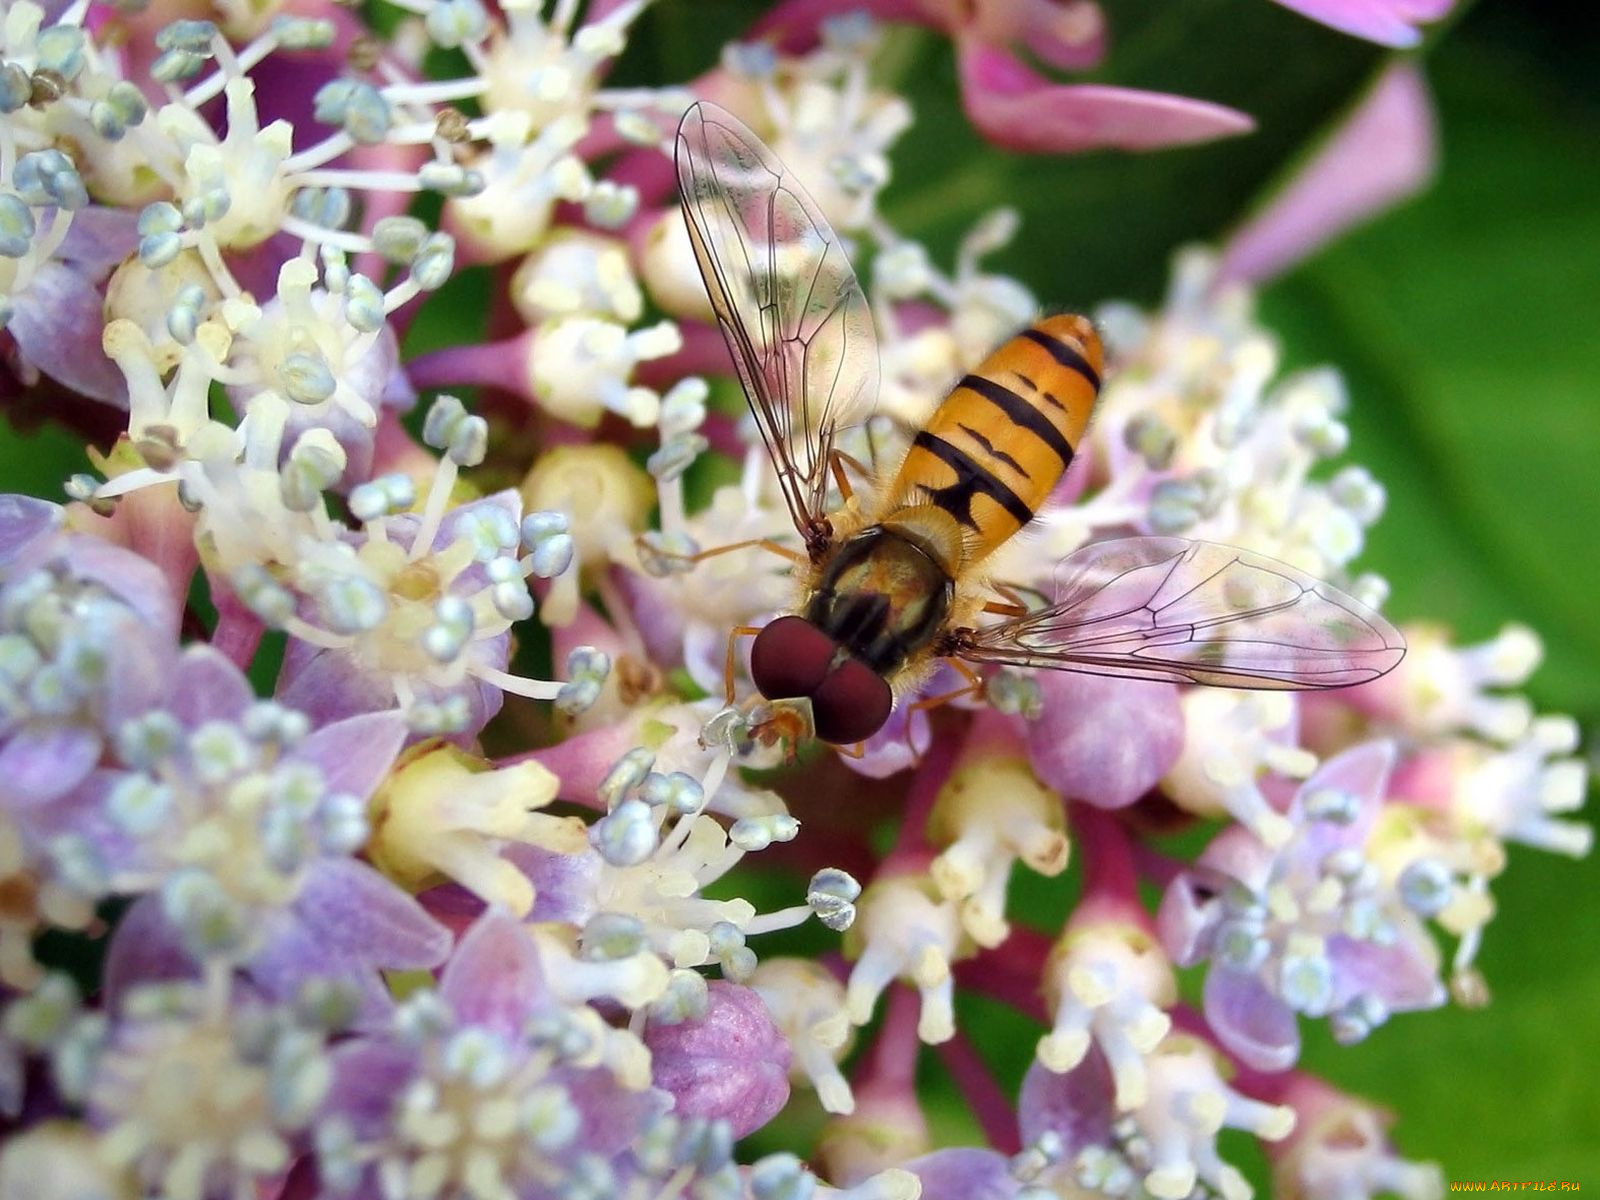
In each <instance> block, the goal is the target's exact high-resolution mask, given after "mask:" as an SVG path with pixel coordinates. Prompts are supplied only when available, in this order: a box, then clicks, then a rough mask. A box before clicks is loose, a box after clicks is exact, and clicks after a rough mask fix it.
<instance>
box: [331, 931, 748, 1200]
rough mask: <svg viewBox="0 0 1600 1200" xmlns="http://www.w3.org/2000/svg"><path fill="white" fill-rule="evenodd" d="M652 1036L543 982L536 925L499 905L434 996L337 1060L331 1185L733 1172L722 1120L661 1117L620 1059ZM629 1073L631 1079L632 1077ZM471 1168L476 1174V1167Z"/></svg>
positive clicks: (544, 1193)
mask: <svg viewBox="0 0 1600 1200" xmlns="http://www.w3.org/2000/svg"><path fill="white" fill-rule="evenodd" d="M628 1045H632V1046H633V1047H634V1048H635V1049H636V1050H638V1051H640V1052H642V1047H639V1046H638V1043H637V1042H636V1041H634V1040H633V1039H631V1037H630V1035H628V1034H626V1033H624V1032H623V1031H620V1030H614V1029H610V1028H609V1027H608V1026H607V1025H606V1024H605V1022H604V1021H603V1020H602V1019H601V1018H600V1017H599V1015H598V1014H597V1013H595V1012H594V1011H593V1010H592V1009H589V1008H587V1007H584V1006H576V1007H569V1006H566V1005H563V1004H562V1003H561V1002H560V1001H559V1000H558V999H557V998H556V997H555V996H554V995H553V994H552V993H551V992H550V990H549V989H548V987H547V986H546V982H545V974H544V968H543V966H542V964H541V961H540V954H539V950H538V948H537V946H536V944H535V942H534V940H533V939H532V938H531V937H530V936H529V933H528V931H527V930H525V929H524V928H523V927H522V926H520V925H519V924H517V922H515V921H514V920H512V919H511V918H509V917H507V916H505V915H504V914H502V913H496V912H492V911H491V912H489V913H486V914H485V915H484V916H483V917H481V918H480V919H479V920H478V921H477V922H476V923H474V924H473V926H472V927H471V928H470V929H469V930H468V931H467V932H466V934H465V935H464V936H463V937H462V939H461V942H460V944H459V945H458V946H457V947H456V950H455V953H454V954H453V955H452V956H451V959H450V963H449V965H448V966H447V967H446V968H445V971H444V974H443V976H442V977H441V979H440V981H439V987H438V990H437V991H431V990H430V991H424V992H419V993H417V994H416V995H414V996H413V997H411V998H410V999H409V1000H408V1001H406V1002H405V1004H404V1005H402V1007H401V1008H400V1010H399V1011H398V1012H397V1013H396V1014H395V1019H394V1022H393V1025H392V1028H391V1029H389V1030H388V1031H386V1032H383V1033H374V1034H371V1035H368V1036H365V1037H360V1038H357V1039H355V1040H353V1041H351V1042H349V1043H346V1044H345V1045H343V1046H341V1047H339V1048H338V1049H337V1050H336V1051H335V1052H334V1055H333V1059H334V1078H333V1083H332V1087H331V1089H330V1092H329V1096H328V1101H327V1104H326V1105H325V1107H324V1110H323V1116H322V1120H321V1122H320V1127H319V1135H318V1146H317V1151H318V1159H319V1166H320V1169H321V1174H322V1179H323V1183H324V1186H325V1187H326V1188H327V1190H328V1194H329V1195H335V1196H354V1197H362V1198H366V1197H377V1196H379V1195H381V1194H387V1193H386V1192H382V1191H380V1187H379V1180H380V1179H395V1178H403V1177H405V1176H407V1175H412V1174H413V1173H415V1172H427V1173H436V1174H437V1175H438V1176H439V1186H440V1188H441V1190H442V1191H443V1192H454V1191H456V1190H459V1189H463V1188H464V1187H465V1186H466V1184H467V1182H468V1180H470V1181H471V1185H472V1188H473V1190H475V1191H478V1192H483V1191H486V1190H489V1189H491V1188H492V1189H503V1190H504V1191H505V1192H506V1193H507V1194H514V1195H516V1196H519V1197H530V1198H544V1197H551V1198H553V1197H556V1196H565V1195H570V1194H577V1193H581V1194H585V1195H588V1194H626V1192H627V1188H628V1186H629V1185H630V1184H632V1183H633V1182H635V1181H638V1182H640V1183H641V1184H643V1183H648V1182H651V1181H654V1184H655V1186H657V1187H659V1186H660V1185H661V1183H662V1182H663V1181H664V1180H665V1179H667V1178H671V1177H673V1176H674V1175H678V1174H680V1173H681V1178H682V1181H683V1183H685V1184H687V1183H688V1182H689V1181H691V1180H692V1179H694V1178H695V1177H696V1176H700V1177H702V1178H707V1177H712V1176H716V1177H719V1178H721V1179H722V1181H723V1182H724V1183H726V1182H728V1180H729V1177H730V1176H731V1172H732V1170H733V1168H732V1166H731V1163H730V1162H729V1158H728V1155H729V1152H730V1151H731V1145H732V1143H731V1138H730V1137H729V1135H728V1133H727V1127H726V1126H725V1125H722V1124H720V1123H716V1122H706V1121H699V1122H695V1121H683V1120H678V1119H676V1118H673V1117H670V1116H667V1115H665V1114H664V1112H663V1109H664V1107H665V1105H666V1102H667V1101H666V1098H665V1096H664V1095H663V1094H662V1093H660V1092H655V1091H651V1090H649V1089H648V1088H639V1087H637V1086H629V1084H637V1083H638V1082H640V1081H638V1080H636V1079H633V1078H631V1076H632V1072H631V1070H628V1069H626V1068H622V1067H621V1066H620V1064H619V1063H618V1061H617V1060H616V1058H615V1056H616V1055H617V1054H618V1053H621V1051H620V1050H619V1047H624V1046H628ZM625 1076H626V1077H627V1078H625ZM469 1173H470V1174H469Z"/></svg>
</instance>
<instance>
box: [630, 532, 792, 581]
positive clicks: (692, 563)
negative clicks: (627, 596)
mask: <svg viewBox="0 0 1600 1200" xmlns="http://www.w3.org/2000/svg"><path fill="white" fill-rule="evenodd" d="M633 542H634V548H635V550H636V551H637V552H638V555H639V561H640V563H641V564H650V563H662V564H674V565H675V567H676V569H677V570H682V571H687V570H691V569H692V568H694V567H696V566H698V565H699V564H700V563H702V562H704V561H705V560H706V559H708V558H716V557H717V556H718V555H720V554H732V553H733V552H734V551H735V550H752V549H760V550H766V551H768V552H769V553H772V554H776V555H778V556H779V557H780V558H786V559H788V560H789V561H790V562H792V563H795V564H796V565H798V566H802V567H803V566H806V565H808V564H809V563H810V562H811V560H810V559H809V558H808V557H806V555H804V554H802V553H801V552H800V551H798V550H796V549H794V547H792V546H785V545H784V544H783V543H782V542H779V541H775V540H773V539H772V538H747V539H745V540H744V541H742V542H729V543H727V544H726V545H724V546H713V547H711V549H709V550H696V551H695V552H694V553H693V554H678V553H676V552H674V551H671V550H664V549H662V548H661V547H660V546H659V545H656V544H654V543H652V542H649V541H647V540H646V539H645V537H644V536H643V535H642V534H641V535H640V536H639V537H636V538H634V540H633ZM691 544H692V543H691ZM645 569H646V573H647V574H652V575H654V574H657V572H655V571H651V570H650V569H649V566H648V565H646V567H645ZM673 569H674V568H673V567H670V566H669V567H666V569H664V570H662V571H661V572H659V573H660V574H668V573H670V572H671V571H672V570H673Z"/></svg>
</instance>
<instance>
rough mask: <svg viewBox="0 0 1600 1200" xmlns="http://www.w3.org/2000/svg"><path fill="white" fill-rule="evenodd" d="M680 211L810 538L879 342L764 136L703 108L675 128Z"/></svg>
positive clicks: (837, 249)
mask: <svg viewBox="0 0 1600 1200" xmlns="http://www.w3.org/2000/svg"><path fill="white" fill-rule="evenodd" d="M677 166H678V187H679V190H680V194H681V197H682V203H683V215H684V221H685V224H686V225H687V226H688V229H689V240H690V242H691V244H692V245H693V246H694V254H695V258H696V260H697V261H698V262H699V264H700V274H701V276H702V277H703V278H704V279H705V284H706V291H707V292H709V293H710V295H711V305H712V308H713V309H714V310H715V311H716V315H717V323H718V324H719V325H720V326H721V328H722V336H723V337H724V338H725V339H726V340H727V343H728V349H729V350H730V351H732V353H733V363H734V367H735V368H736V369H737V370H738V373H739V381H740V383H742V384H743V385H744V394H745V396H746V397H747V398H748V399H749V401H750V409H751V411H752V412H753V413H754V414H755V418H756V424H757V425H758V426H759V427H760V429H761V436H762V438H763V440H765V442H766V445H767V451H768V453H769V454H771V456H772V461H773V465H774V466H775V467H776V468H777V472H778V482H779V483H780V484H781V486H782V488H783V494H784V499H785V500H786V501H787V503H788V505H789V514H790V516H791V517H793V519H794V523H795V527H796V528H797V529H799V530H800V531H801V533H802V534H807V533H809V532H812V531H814V530H815V528H816V525H817V522H818V521H820V519H821V517H822V515H823V510H824V504H825V497H826V495H827V490H828V458H829V453H830V452H831V450H832V449H833V442H834V437H835V434H836V432H837V430H838V428H839V426H840V425H842V424H849V423H851V422H853V421H856V420H861V419H864V418H865V416H866V415H867V412H868V411H869V410H870V408H871V406H872V403H873V401H874V400H875V399H876V396H877V391H878V345H877V338H876V336H875V335H874V333H873V329H872V314H871V312H870V311H869V309H868V308H867V301H866V297H865V296H864V295H862V292H861V285H860V284H859V283H857V282H856V276H855V272H854V271H853V270H852V269H851V267H850V260H849V259H848V258H847V257H846V256H845V252H844V247H843V245H842V244H841V243H840V240H839V237H838V235H837V234H835V233H834V232H833V230H832V229H830V228H829V227H828V222H827V221H826V220H825V219H824V218H823V216H822V213H821V212H820V211H819V210H818V209H817V206H816V204H815V203H814V202H813V201H812V199H811V197H810V196H808V195H806V193H805V190H804V189H803V188H802V187H801V186H800V185H799V183H798V182H796V180H795V178H794V177H793V176H792V175H790V174H789V173H788V172H787V171H786V170H785V169H784V166H783V164H782V163H780V162H779V161H778V159H777V158H776V156H774V155H773V153H772V151H771V150H769V149H768V148H767V147H766V146H765V145H763V144H762V142H761V139H760V138H758V137H756V135H755V134H753V133H751V132H750V130H749V129H747V128H745V126H744V125H743V124H742V123H741V122H740V121H739V120H737V119H736V118H735V117H733V116H731V115H729V114H728V113H726V112H724V111H723V110H722V109H720V108H717V107H716V106H715V105H712V104H706V103H704V102H701V103H697V104H695V105H693V106H691V107H690V109H689V111H688V112H686V113H685V114H684V116H683V121H682V123H681V124H680V125H679V126H678V148H677Z"/></svg>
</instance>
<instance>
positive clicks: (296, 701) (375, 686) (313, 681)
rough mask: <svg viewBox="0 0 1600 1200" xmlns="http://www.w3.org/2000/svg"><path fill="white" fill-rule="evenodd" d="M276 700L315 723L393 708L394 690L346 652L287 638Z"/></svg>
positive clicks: (329, 721) (326, 722)
mask: <svg viewBox="0 0 1600 1200" xmlns="http://www.w3.org/2000/svg"><path fill="white" fill-rule="evenodd" d="M277 699H278V701H279V702H280V703H282V704H287V705H288V706H289V707H290V708H298V709H299V710H300V711H301V712H303V713H305V714H306V716H308V717H310V718H311V720H312V721H313V722H314V723H316V724H328V723H331V722H334V721H338V720H341V719H343V718H345V717H353V716H357V715H359V714H361V713H370V712H381V711H383V710H384V709H388V708H393V707H394V689H393V688H392V687H391V686H390V684H389V682H388V681H387V680H385V679H382V678H380V677H379V676H377V675H369V674H368V673H367V672H365V671H363V670H362V669H361V665H360V664H359V663H358V662H357V661H356V660H355V657H354V656H353V655H351V654H350V653H349V652H348V651H344V650H328V649H324V648H322V647H320V646H313V645H311V644H309V643H307V642H302V641H300V640H299V639H297V638H290V639H289V645H288V648H287V649H286V650H285V651H284V655H283V666H282V668H281V669H280V670H279V671H278V686H277Z"/></svg>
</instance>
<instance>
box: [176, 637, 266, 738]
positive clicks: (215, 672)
mask: <svg viewBox="0 0 1600 1200" xmlns="http://www.w3.org/2000/svg"><path fill="white" fill-rule="evenodd" d="M255 698H256V696H255V692H254V691H252V690H251V688H250V681H249V680H248V679H246V678H245V677H244V673H243V672H242V671H240V670H239V668H238V667H236V666H235V665H234V664H233V661H232V660H231V659H229V658H228V657H227V656H226V655H224V654H223V653H222V652H221V651H219V650H215V649H213V648H212V647H211V646H207V645H198V646H190V647H189V648H188V649H186V650H185V651H184V652H183V656H182V657H181V658H180V659H179V660H178V671H177V677H176V678H175V679H174V680H173V686H172V699H171V700H170V701H169V702H168V708H169V710H170V711H171V712H172V715H173V716H175V717H177V718H178V720H180V721H182V722H183V723H184V724H185V725H200V724H202V723H204V722H206V721H231V720H233V719H234V718H235V717H237V716H238V715H239V714H240V713H242V712H243V711H244V710H245V709H246V708H248V707H249V706H250V705H251V704H252V703H253V702H254V701H255Z"/></svg>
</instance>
